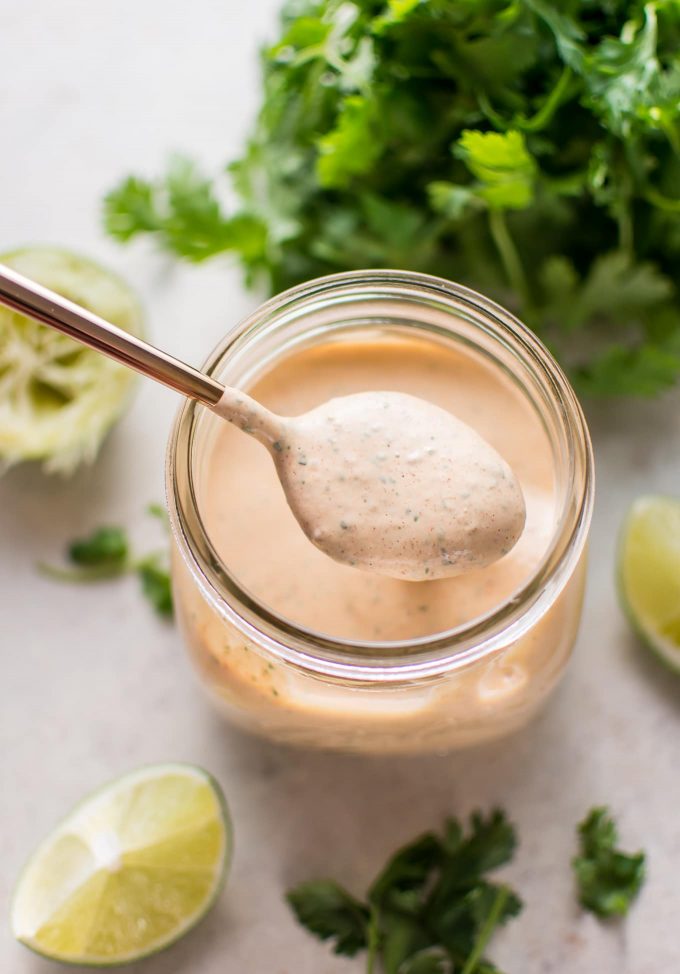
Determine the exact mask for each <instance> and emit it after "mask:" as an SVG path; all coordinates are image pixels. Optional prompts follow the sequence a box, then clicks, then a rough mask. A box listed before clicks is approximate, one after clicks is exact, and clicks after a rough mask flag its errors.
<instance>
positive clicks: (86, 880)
mask: <svg viewBox="0 0 680 974" xmlns="http://www.w3.org/2000/svg"><path fill="white" fill-rule="evenodd" d="M230 854H231V828H230V823H229V816H228V812H227V809H226V804H225V802H224V798H223V796H222V793H221V791H220V788H219V786H218V785H217V783H216V782H215V780H214V779H213V778H212V777H211V776H210V775H209V774H207V772H205V771H203V770H201V769H200V768H196V767H193V766H190V765H181V764H164V765H155V766H153V767H148V768H141V769H140V770H138V771H135V772H132V773H131V774H128V775H125V776H124V777H122V778H119V779H117V780H116V781H114V782H111V783H110V784H108V785H106V786H104V787H103V788H102V789H100V790H99V791H97V792H96V793H94V794H93V795H91V796H89V797H88V798H86V799H85V801H84V802H82V803H81V804H80V805H78V806H77V807H76V808H75V809H74V810H73V811H72V812H71V814H70V815H69V816H68V817H67V818H66V819H65V820H64V821H63V822H62V823H61V825H59V826H58V827H57V828H56V829H55V831H54V832H53V833H52V834H51V835H50V836H48V838H47V839H45V841H44V842H43V843H42V844H41V845H40V846H39V847H38V849H37V850H36V852H35V853H34V855H33V856H32V858H31V859H30V861H29V863H28V865H27V866H26V868H25V870H24V873H23V875H22V876H21V878H20V880H19V884H18V886H17V889H16V892H15V896H14V901H13V905H12V917H11V920H12V929H13V932H14V935H15V936H16V937H17V939H18V940H20V941H21V942H22V943H24V944H26V946H28V947H30V948H32V949H33V950H35V951H37V952H38V953H40V954H43V955H44V956H47V957H50V958H51V959H53V960H59V961H62V962H66V963H72V964H92V965H101V966H112V965H116V964H125V963H128V962H131V961H134V960H138V959H139V958H141V957H145V956H147V955H149V954H153V953H156V952H157V951H159V950H162V949H163V948H164V947H167V946H169V945H170V944H171V943H173V942H174V941H175V940H177V939H178V938H179V937H181V936H182V935H183V934H184V933H186V932H187V930H189V929H190V928H191V927H193V926H194V925H195V924H196V923H197V922H198V921H199V920H200V919H201V918H202V917H203V916H204V915H205V914H206V912H207V911H208V910H209V909H210V907H211V906H212V905H213V903H214V901H215V899H216V897H217V894H218V893H219V890H220V889H221V887H222V884H223V882H224V878H225V875H226V871H227V867H228V863H229V858H230Z"/></svg>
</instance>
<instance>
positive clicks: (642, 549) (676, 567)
mask: <svg viewBox="0 0 680 974" xmlns="http://www.w3.org/2000/svg"><path fill="white" fill-rule="evenodd" d="M619 590H620V594H621V602H622V605H623V608H624V610H625V612H626V614H627V615H628V617H629V618H630V620H631V622H632V624H633V626H634V627H635V629H636V630H637V632H638V633H639V635H640V637H641V639H642V640H643V642H644V643H645V645H646V646H648V647H649V648H650V649H651V650H653V651H654V652H655V653H656V654H657V656H659V657H660V658H661V659H662V660H663V661H664V662H665V663H666V664H667V665H668V666H670V667H672V669H674V670H675V671H676V672H680V499H677V498H673V497H659V496H647V497H640V498H638V499H637V500H636V501H635V503H634V504H633V505H632V507H631V509H630V511H629V512H628V514H627V516H626V519H625V521H624V524H623V528H622V531H621V541H620V547H619Z"/></svg>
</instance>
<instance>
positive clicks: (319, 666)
mask: <svg viewBox="0 0 680 974" xmlns="http://www.w3.org/2000/svg"><path fill="white" fill-rule="evenodd" d="M364 293H366V295H367V296H369V295H370V296H371V297H376V298H383V299H384V298H386V297H387V298H389V297H400V298H403V297H405V296H406V297H412V298H413V299H414V300H417V299H418V298H420V299H421V300H422V299H423V298H428V297H429V298H433V299H437V300H439V301H442V302H443V304H448V310H449V311H451V312H453V311H454V310H455V308H456V307H459V308H465V309H466V310H467V311H468V312H470V313H474V314H475V315H478V316H483V317H484V318H485V319H486V321H487V322H488V323H491V324H492V325H493V327H494V328H495V329H497V330H498V331H499V332H500V333H501V334H502V335H503V336H504V338H505V339H506V340H508V341H509V342H511V344H512V345H513V346H514V349H515V354H516V355H517V356H518V357H519V353H520V352H521V354H522V356H524V359H525V360H526V362H528V363H530V364H531V365H532V366H533V367H534V368H535V369H536V372H537V375H538V376H539V378H540V379H541V380H542V381H543V382H544V384H545V386H546V388H547V389H548V391H549V393H550V395H551V398H552V399H553V400H554V404H555V407H556V410H555V411H556V413H557V414H558V416H559V418H560V420H561V422H562V426H563V431H564V433H565V435H566V437H567V440H568V448H569V449H568V461H569V469H568V486H567V489H566V490H565V496H564V501H563V503H562V508H561V510H560V511H559V512H558V518H557V527H556V529H555V531H554V533H553V537H552V539H551V543H550V545H549V547H548V549H547V551H546V552H545V554H544V557H543V558H542V559H541V561H540V562H539V564H538V565H537V566H536V568H535V570H534V571H533V572H532V573H531V575H530V576H529V577H528V579H527V580H526V582H525V583H524V584H523V585H522V587H521V588H520V589H518V590H516V591H515V592H513V593H512V594H511V595H510V596H509V597H508V598H506V599H505V600H503V601H502V602H501V603H499V605H498V606H496V607H494V608H493V609H492V610H490V611H489V612H487V613H485V614H484V615H482V616H478V617H476V618H474V619H472V620H470V621H468V622H466V623H463V624H462V625H459V626H456V627H455V628H452V629H448V630H444V631H440V632H435V633H431V634H428V635H425V636H419V637H414V638H409V639H404V640H390V641H387V640H386V641H362V640H350V639H343V638H339V637H333V636H329V635H325V634H323V633H319V632H316V631H314V630H311V629H307V628H305V627H304V626H301V625H296V624H295V623H292V622H291V621H290V620H288V619H285V618H283V617H281V616H278V615H277V614H276V613H275V612H274V611H273V610H271V609H269V608H268V607H266V606H264V605H262V604H261V603H259V602H258V601H257V600H255V599H254V598H253V597H252V596H251V595H250V594H249V593H247V592H245V591H244V590H243V589H242V588H241V587H240V585H239V583H238V582H237V580H236V579H235V578H234V577H233V576H232V575H231V573H230V572H229V568H228V566H226V565H225V564H224V563H223V562H222V561H221V559H220V558H219V555H218V554H217V552H216V551H215V550H214V549H213V548H212V544H211V542H210V537H209V533H208V532H207V531H206V529H205V528H204V525H203V520H202V518H201V515H200V511H199V505H198V501H197V497H196V491H195V489H194V482H193V475H192V466H191V459H192V446H193V437H194V433H195V429H196V418H197V406H198V404H197V403H196V402H193V401H189V400H187V401H186V402H185V403H184V404H183V405H182V406H181V407H180V410H179V412H178V414H177V418H176V420H175V423H174V426H173V429H172V431H171V434H170V439H169V443H168V451H167V462H166V491H167V501H168V508H169V512H170V522H171V526H172V531H173V535H174V539H175V542H176V544H177V547H178V549H179V553H180V555H181V557H182V558H183V559H184V562H185V564H186V565H187V567H188V569H189V571H190V573H191V575H192V577H193V578H194V580H195V582H196V583H197V585H198V586H199V587H200V589H201V591H202V593H203V595H204V597H205V598H207V599H208V601H209V602H210V603H211V604H212V605H213V607H214V608H215V609H216V610H217V611H218V612H219V613H220V614H221V615H222V616H223V617H224V618H225V619H226V620H227V621H228V622H230V623H231V624H232V625H234V626H235V627H236V628H237V629H238V630H240V631H241V633H242V634H243V636H244V639H252V640H254V641H255V642H257V643H259V644H260V645H261V646H263V647H264V648H265V650H267V651H268V652H270V653H271V654H272V655H273V656H275V657H279V658H283V659H285V660H287V661H288V662H289V663H292V664H294V665H296V666H298V667H300V668H302V669H305V670H311V671H313V672H316V673H317V674H320V675H323V676H324V677H326V678H337V679H343V680H349V681H357V680H359V681H361V680H370V681H371V682H375V681H381V682H392V681H403V680H405V679H407V680H413V679H415V678H418V677H423V676H430V675H436V674H440V673H442V672H446V671H448V670H452V669H455V668H458V667H460V666H463V665H467V664H469V663H471V662H473V661H476V660H478V659H480V658H482V657H487V656H490V655H492V654H494V653H496V652H498V651H500V650H501V649H503V648H505V647H506V646H507V645H509V644H510V643H512V642H514V641H515V640H517V639H519V638H520V637H521V636H522V635H523V634H524V633H525V632H526V631H527V630H528V629H529V628H530V627H531V626H532V625H533V624H534V623H535V621H536V620H537V619H538V618H540V617H541V616H542V615H543V614H544V613H545V612H546V611H547V610H548V608H549V607H550V605H552V604H553V602H554V601H555V600H556V599H557V597H558V596H559V594H560V592H561V591H562V589H563V588H564V585H565V584H566V582H567V580H568V579H569V577H570V576H571V573H572V571H573V570H574V568H575V566H576V563H577V562H578V559H579V558H580V556H581V553H582V551H583V548H584V545H585V542H586V539H587V535H588V528H589V524H590V519H591V515H592V507H593V493H594V469H593V467H594V464H593V455H592V446H591V442H590V435H589V432H588V428H587V425H586V421H585V418H584V415H583V411H582V409H581V406H580V404H579V402H578V400H577V398H576V395H575V393H574V391H573V389H572V387H571V385H570V383H569V381H568V379H567V378H566V376H565V374H564V372H563V371H562V369H561V368H560V366H559V365H558V364H557V363H556V361H555V360H554V358H553V357H552V355H551V354H550V352H549V351H548V349H547V348H546V347H545V346H544V345H543V343H542V342H541V341H540V340H539V339H538V338H537V337H536V336H535V335H534V334H533V332H531V331H530V330H529V329H528V327H527V326H525V325H524V324H522V322H520V321H519V319H517V318H516V317H515V316H514V315H512V314H511V313H510V312H509V311H507V310H506V309H505V308H503V307H502V306H501V305H499V304H497V303H496V302H494V301H492V300H491V299H490V298H487V297H485V296H484V295H482V294H479V293H478V292H476V291H473V290H471V289H470V288H467V287H465V286H463V285H460V284H456V283H454V282H451V281H447V280H445V279H443V278H438V277H433V276H431V275H427V274H421V273H417V272H410V271H409V272H407V271H399V270H382V269H381V270H362V271H351V272H345V273H341V274H332V275H328V276H326V277H321V278H316V279H314V280H311V281H308V282H306V283H304V284H300V285H297V286H296V287H293V288H290V289H288V290H286V291H283V292H281V293H280V294H278V295H276V296H274V297H272V298H270V299H269V300H268V301H266V302H265V303H264V304H261V305H260V306H259V307H258V308H257V309H256V310H255V311H254V312H253V313H252V314H251V315H249V316H247V317H246V318H245V319H243V320H242V321H241V322H240V323H239V324H238V325H236V326H235V327H234V328H233V329H232V330H231V331H230V332H229V333H227V335H226V336H225V337H224V338H223V339H222V341H221V342H219V343H218V345H217V346H216V347H215V348H214V349H213V351H212V353H211V354H210V356H209V357H208V359H207V361H206V363H205V365H204V371H206V372H207V373H208V374H213V373H214V371H215V370H216V369H217V368H218V367H219V366H220V364H222V363H223V362H224V360H225V357H226V356H227V354H228V353H229V351H230V350H232V349H233V348H234V347H235V345H236V344H238V343H239V342H241V343H242V342H244V341H247V339H248V337H249V336H250V335H252V334H254V332H255V330H256V329H259V328H260V327H262V325H263V323H266V322H268V321H269V322H276V321H277V320H279V319H280V318H281V316H282V315H283V314H284V313H285V311H286V310H291V309H292V308H300V307H304V305H305V303H308V302H310V301H313V300H317V299H319V298H323V297H324V296H325V297H327V298H329V299H330V298H331V297H333V296H335V297H339V296H340V295H347V296H352V295H353V296H355V297H356V296H362V295H364ZM180 481H181V482H182V483H184V484H185V485H186V486H187V488H188V489H187V490H186V491H185V492H184V493H185V494H186V498H183V496H182V492H181V491H180V489H179V483H180ZM185 500H186V502H185Z"/></svg>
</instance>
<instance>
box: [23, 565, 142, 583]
mask: <svg viewBox="0 0 680 974" xmlns="http://www.w3.org/2000/svg"><path fill="white" fill-rule="evenodd" d="M36 567H37V569H38V571H39V572H40V574H41V575H45V576H46V577H47V578H53V579H54V580H55V581H57V582H71V583H76V584H78V583H81V582H82V583H83V584H88V583H89V582H100V581H104V580H106V579H111V578H121V577H122V576H123V575H128V574H129V573H130V572H132V571H134V570H135V566H134V565H133V564H132V563H131V562H126V563H124V564H121V565H92V566H91V567H90V568H61V567H60V566H59V565H49V564H47V562H43V561H41V562H38V564H37V566H36Z"/></svg>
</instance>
